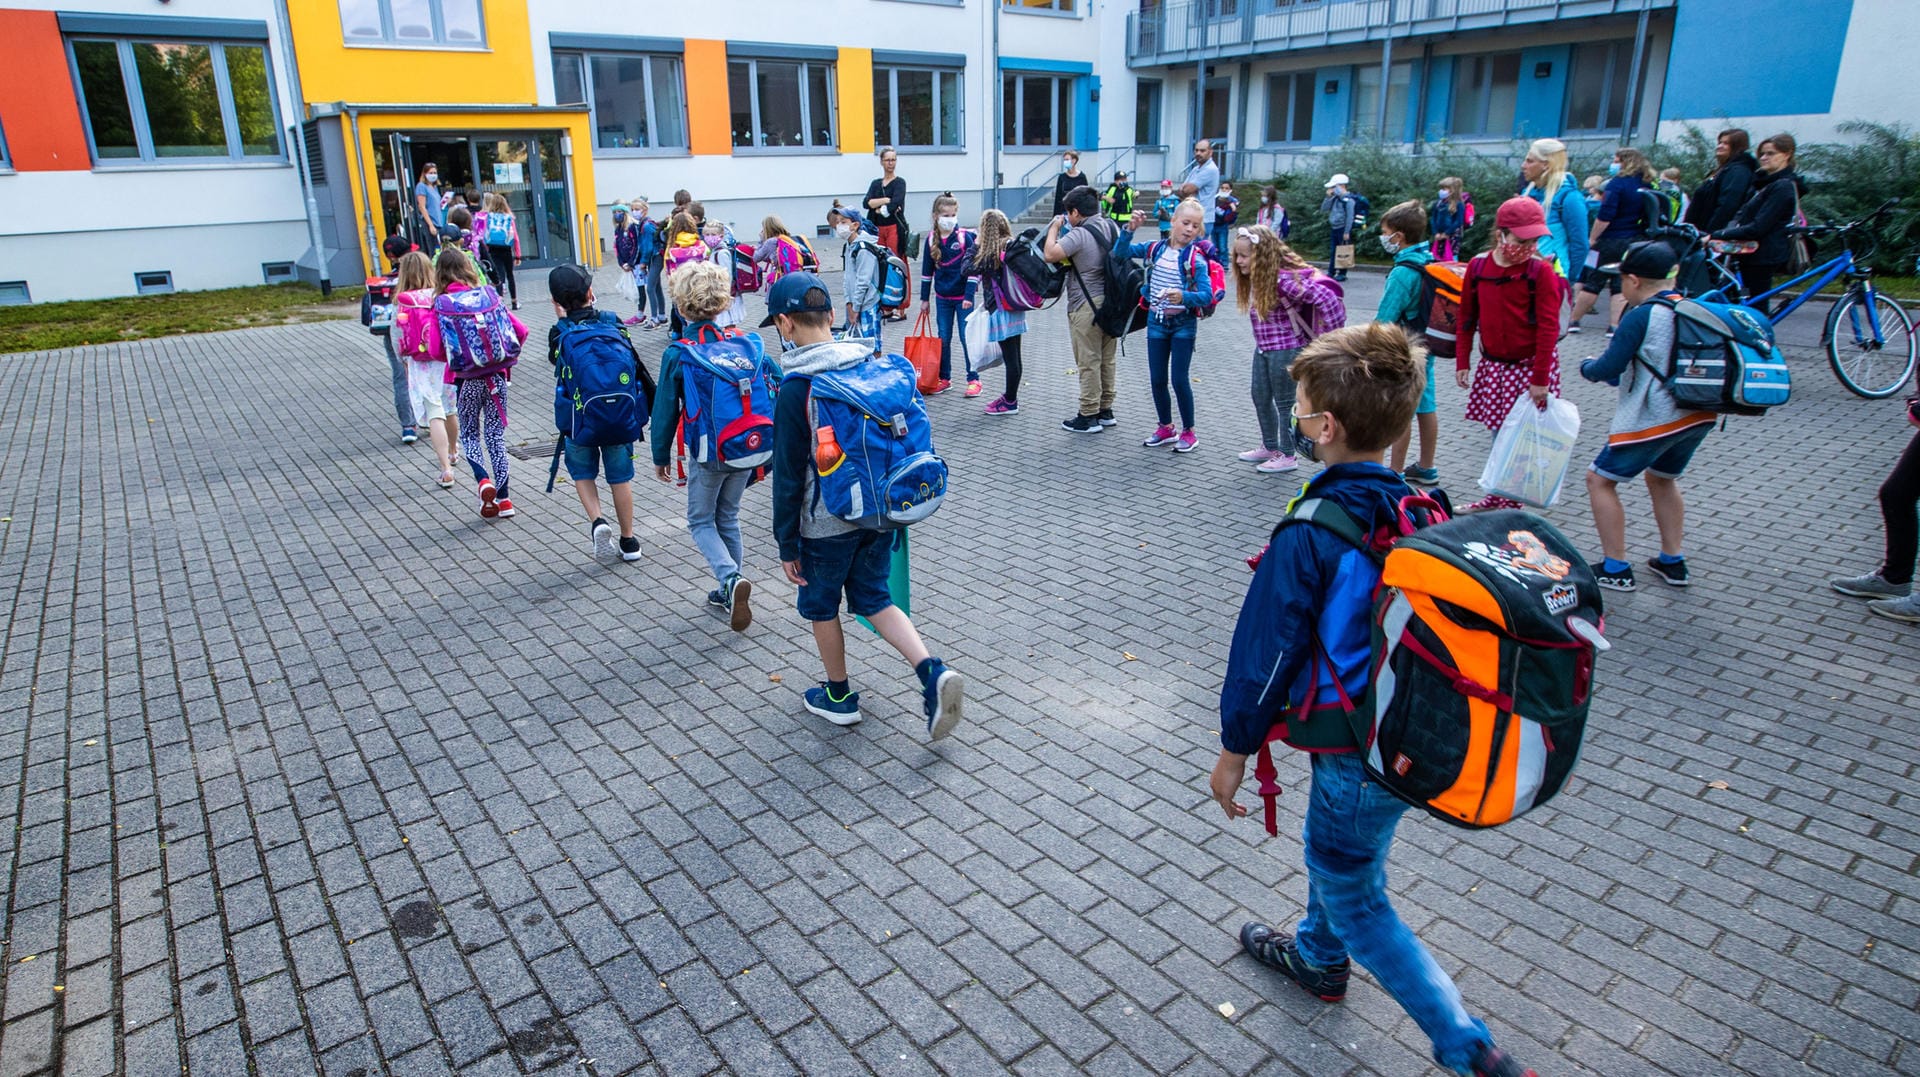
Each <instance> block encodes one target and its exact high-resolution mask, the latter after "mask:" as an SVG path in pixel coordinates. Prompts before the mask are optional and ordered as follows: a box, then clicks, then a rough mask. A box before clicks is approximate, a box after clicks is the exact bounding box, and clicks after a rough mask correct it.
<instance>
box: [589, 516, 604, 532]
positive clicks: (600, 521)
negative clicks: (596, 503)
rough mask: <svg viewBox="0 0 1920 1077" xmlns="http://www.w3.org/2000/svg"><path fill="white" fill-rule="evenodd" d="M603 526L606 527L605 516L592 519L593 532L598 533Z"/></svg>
mask: <svg viewBox="0 0 1920 1077" xmlns="http://www.w3.org/2000/svg"><path fill="white" fill-rule="evenodd" d="M605 526H607V518H606V517H605V516H595V517H594V518H593V523H592V525H591V527H592V529H593V530H595V531H598V530H600V529H601V528H603V527H605Z"/></svg>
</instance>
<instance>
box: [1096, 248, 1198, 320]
mask: <svg viewBox="0 0 1920 1077" xmlns="http://www.w3.org/2000/svg"><path fill="white" fill-rule="evenodd" d="M1169 242H1171V241H1170V240H1165V239H1162V240H1158V241H1156V242H1153V243H1135V242H1134V241H1133V233H1132V232H1122V233H1120V238H1119V239H1118V240H1117V241H1115V243H1114V245H1113V249H1114V250H1116V251H1121V252H1123V253H1124V254H1125V256H1126V257H1128V258H1141V259H1145V265H1144V266H1142V268H1143V269H1144V270H1145V272H1144V273H1142V274H1141V275H1140V295H1141V297H1142V298H1144V299H1145V300H1146V301H1147V309H1149V310H1151V309H1153V308H1154V307H1155V306H1156V305H1157V301H1156V300H1155V297H1154V296H1153V295H1152V294H1151V293H1152V291H1153V263H1154V262H1155V261H1157V260H1158V259H1159V257H1160V252H1161V250H1162V249H1163V248H1165V247H1166V246H1167V244H1168V243H1169ZM1206 242H1207V241H1206V240H1203V239H1196V240H1194V241H1193V242H1192V243H1190V244H1188V245H1187V246H1186V247H1183V248H1181V250H1180V268H1181V281H1180V302H1181V304H1182V305H1184V306H1185V307H1186V308H1187V310H1188V311H1189V312H1197V311H1198V310H1199V309H1200V308H1201V307H1210V306H1213V305H1215V304H1217V303H1218V302H1219V301H1220V299H1221V297H1220V296H1217V295H1215V294H1213V276H1212V270H1210V269H1208V268H1207V261H1208V259H1207V257H1206V251H1207V250H1208V249H1209V247H1208V246H1202V244H1205V243H1206ZM1193 248H1199V249H1197V250H1195V249H1193Z"/></svg>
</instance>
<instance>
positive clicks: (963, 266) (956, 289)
mask: <svg viewBox="0 0 1920 1077" xmlns="http://www.w3.org/2000/svg"><path fill="white" fill-rule="evenodd" d="M976 242H977V240H976V238H975V236H974V233H973V231H972V229H968V228H962V227H960V200H959V199H957V198H955V197H953V195H952V194H951V193H947V194H942V195H940V196H939V197H938V198H935V199H934V200H933V227H931V228H929V229H927V234H926V236H925V237H923V239H922V242H921V245H920V305H921V306H923V307H924V306H926V304H927V296H928V295H929V294H931V295H932V296H933V297H934V298H933V313H934V319H935V324H936V325H937V326H938V328H939V333H940V388H938V389H936V390H934V391H935V392H944V391H946V387H947V385H948V384H949V383H950V382H951V381H952V378H953V331H954V323H956V322H958V321H959V320H960V319H961V318H962V317H963V314H962V311H963V309H971V308H972V307H973V296H974V291H975V287H976V284H977V282H976V280H975V279H974V274H973V273H972V272H971V266H972V263H973V260H974V250H975V244H976ZM960 358H961V359H962V360H963V361H965V363H966V368H967V395H968V396H979V395H980V375H979V374H978V373H976V372H975V371H974V369H973V356H972V355H969V354H968V353H967V341H966V337H965V336H964V335H962V337H961V339H960Z"/></svg>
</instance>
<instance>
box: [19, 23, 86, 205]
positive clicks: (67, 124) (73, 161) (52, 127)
mask: <svg viewBox="0 0 1920 1077" xmlns="http://www.w3.org/2000/svg"><path fill="white" fill-rule="evenodd" d="M0 41H5V42H6V43H7V59H6V62H5V63H0V125H4V126H5V128H6V133H7V153H8V156H9V157H11V158H12V160H13V167H14V168H15V169H18V170H19V171H21V172H72V171H81V170H85V169H90V168H92V167H93V160H92V158H91V157H90V156H89V155H88V154H87V134H86V131H85V129H84V128H82V127H81V126H80V105H79V103H78V102H76V101H75V100H74V97H73V72H72V71H71V70H69V69H68V67H67V49H66V46H65V45H64V44H63V43H62V42H61V40H60V23H59V18H58V16H56V15H55V14H54V13H53V12H51V11H16V10H12V9H0Z"/></svg>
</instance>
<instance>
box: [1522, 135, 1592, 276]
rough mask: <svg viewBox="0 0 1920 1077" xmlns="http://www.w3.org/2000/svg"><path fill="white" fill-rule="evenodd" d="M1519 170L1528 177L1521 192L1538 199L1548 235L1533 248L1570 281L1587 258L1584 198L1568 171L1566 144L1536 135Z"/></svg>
mask: <svg viewBox="0 0 1920 1077" xmlns="http://www.w3.org/2000/svg"><path fill="white" fill-rule="evenodd" d="M1520 173H1521V175H1523V176H1524V177H1526V181H1527V182H1526V185H1525V186H1524V187H1522V188H1521V190H1520V193H1521V194H1523V195H1525V196H1526V197H1528V198H1531V199H1533V200H1534V201H1535V202H1538V203H1540V208H1541V209H1542V210H1543V211H1544V212H1545V213H1546V215H1547V235H1546V236H1545V237H1544V238H1542V239H1541V240H1540V243H1539V246H1538V247H1537V248H1536V249H1537V250H1538V252H1539V256H1540V257H1541V258H1543V259H1545V260H1546V261H1548V262H1550V263H1552V265H1553V267H1554V269H1555V270H1556V271H1557V272H1559V274H1560V276H1561V279H1563V280H1565V281H1567V282H1568V283H1569V284H1571V283H1572V282H1573V281H1575V280H1578V279H1579V277H1580V270H1581V268H1582V267H1583V266H1585V265H1586V262H1587V200H1586V199H1585V198H1582V197H1581V195H1580V186H1579V184H1577V183H1575V182H1573V177H1572V176H1570V175H1568V174H1567V144H1566V143H1564V142H1562V141H1560V140H1559V139H1557V138H1541V139H1535V140H1534V142H1533V144H1532V145H1530V146H1528V147H1527V158H1526V160H1524V161H1522V162H1521V163H1520Z"/></svg>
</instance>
